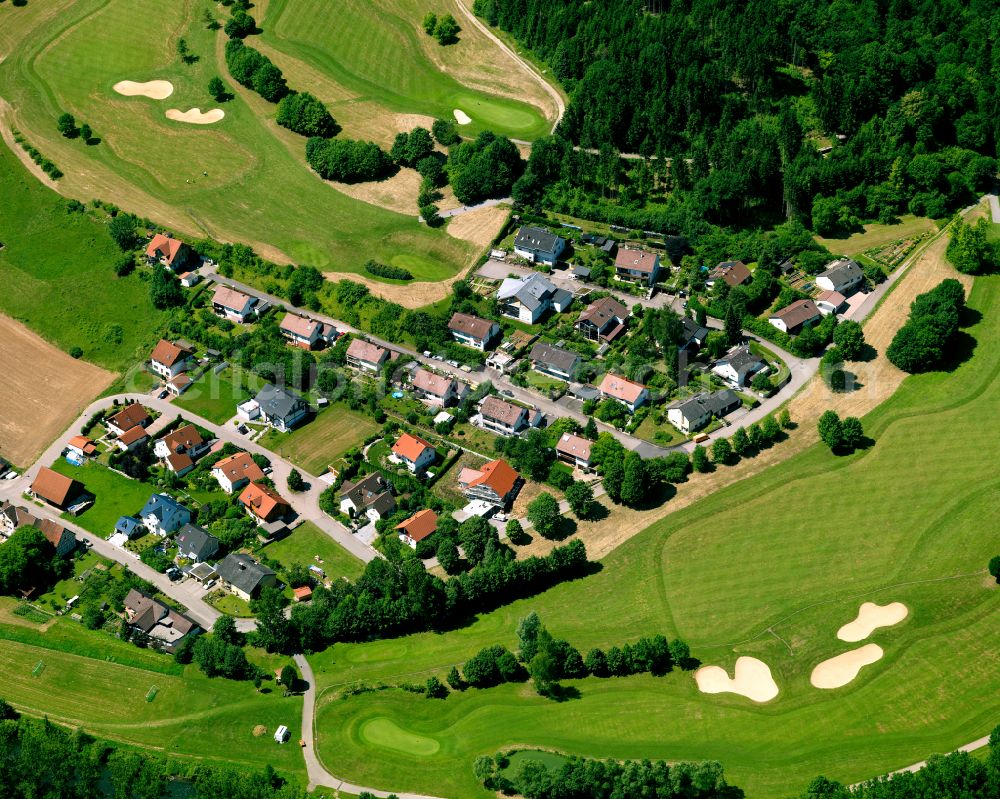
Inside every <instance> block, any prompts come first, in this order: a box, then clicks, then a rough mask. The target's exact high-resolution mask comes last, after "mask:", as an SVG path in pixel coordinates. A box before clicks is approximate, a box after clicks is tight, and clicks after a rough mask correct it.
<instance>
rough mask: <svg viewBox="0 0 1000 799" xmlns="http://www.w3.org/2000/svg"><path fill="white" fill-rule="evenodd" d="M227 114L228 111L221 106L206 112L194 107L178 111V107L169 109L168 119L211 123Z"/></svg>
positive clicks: (203, 123)
mask: <svg viewBox="0 0 1000 799" xmlns="http://www.w3.org/2000/svg"><path fill="white" fill-rule="evenodd" d="M225 115H226V112H225V111H223V110H222V109H221V108H213V109H212V110H211V111H206V112H205V113H204V114H203V113H202V112H201V109H200V108H192V109H191V110H190V111H178V110H177V109H176V108H168V109H167V119H172V120H174V122H190V123H191V124H192V125H211V124H212V123H213V122H218V121H219V120H220V119H222V118H223V117H224V116H225Z"/></svg>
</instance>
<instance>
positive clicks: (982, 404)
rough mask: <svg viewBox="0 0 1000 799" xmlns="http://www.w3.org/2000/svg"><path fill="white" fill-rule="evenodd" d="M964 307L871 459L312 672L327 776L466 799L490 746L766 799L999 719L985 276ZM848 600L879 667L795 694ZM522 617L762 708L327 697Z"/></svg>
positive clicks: (997, 310) (996, 492)
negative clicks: (747, 693) (631, 645)
mask: <svg viewBox="0 0 1000 799" xmlns="http://www.w3.org/2000/svg"><path fill="white" fill-rule="evenodd" d="M969 302H970V306H971V307H972V308H973V312H972V313H970V314H969V315H968V319H969V320H970V321H972V322H974V324H973V326H971V327H969V328H968V329H967V331H966V333H967V334H968V335H969V336H970V337H971V338H973V339H975V341H976V345H975V349H974V350H973V351H971V354H969V353H970V351H969V349H968V347H967V346H965V344H964V343H961V342H960V344H959V348H960V349H962V351H963V352H965V353H966V354H967V355H968V359H967V360H966V361H965V362H963V363H961V364H959V365H957V366H956V367H955V368H954V370H953V371H951V372H940V373H933V374H926V375H918V376H912V377H909V378H907V379H906V380H905V381H904V382H903V384H902V386H901V387H900V388H899V389H898V390H897V392H896V393H895V394H894V395H893V396H892V397H891V398H890V399H889V400H888V401H886V402H885V403H884V404H883V405H881V406H879V407H878V408H877V409H876V410H875V411H873V412H872V413H870V414H868V415H867V416H866V417H865V418H864V424H865V429H866V432H867V433H868V434H869V435H870V436H871V437H872V438H873V439H874V440H875V442H876V443H875V444H874V446H873V447H872V448H870V449H867V450H862V451H860V452H857V453H855V454H853V455H849V456H837V455H833V454H832V453H830V452H829V450H828V449H826V448H825V447H823V446H822V445H819V444H817V445H815V446H813V447H811V448H809V449H806V450H804V451H802V452H801V453H800V454H798V455H795V456H793V457H791V458H789V459H788V460H787V461H785V462H784V463H782V464H780V465H778V466H775V467H773V468H771V469H769V470H767V471H765V472H762V473H760V474H759V475H757V476H755V477H752V478H750V479H747V480H744V481H742V482H739V483H736V484H733V485H731V486H729V487H727V488H725V489H723V490H720V491H718V492H717V493H716V494H714V495H712V496H710V497H709V498H707V499H705V500H703V501H701V502H699V503H696V504H693V505H691V506H689V507H687V508H685V509H683V510H680V511H678V512H677V513H675V514H673V515H670V516H668V517H666V518H665V519H663V520H662V521H660V522H657V523H656V524H654V525H653V526H652V527H650V528H649V529H648V530H646V531H644V532H643V533H641V534H639V535H637V536H635V537H634V538H632V539H631V540H629V541H627V542H626V543H625V544H623V545H622V546H620V547H619V548H618V549H616V550H614V551H613V552H612V553H611V554H610V555H609V556H608V557H607V558H605V560H604V561H603V569H602V570H601V571H600V572H599V573H598V574H596V575H594V576H591V577H587V578H584V579H582V580H578V581H574V582H571V583H565V584H562V585H559V586H557V587H555V588H553V589H551V590H549V591H547V592H545V593H543V594H541V595H539V596H536V597H532V598H529V599H525V600H520V601H518V602H515V603H512V604H510V605H507V606H505V607H503V608H500V609H499V610H496V611H494V612H492V613H488V614H484V615H482V616H480V617H479V618H478V619H477V621H476V622H475V623H474V624H472V625H470V626H469V627H466V628H463V629H461V630H457V631H454V632H450V633H447V634H443V635H442V634H419V635H414V636H410V637H407V638H402V639H398V640H393V641H377V642H371V643H366V644H351V645H338V646H337V647H336V657H335V658H334V657H333V655H332V652H327V653H323V654H320V655H316V656H314V657H313V660H314V662H315V664H316V667H317V674H318V678H319V681H320V684H321V686H327V690H326V691H325V693H324V695H323V699H322V707H321V710H320V715H319V730H320V738H319V742H320V748H321V753H322V755H323V758H324V761H325V762H326V764H327V766H328V767H330V768H332V769H333V770H334V771H336V772H337V773H338V774H342V775H343V776H344V777H345V778H350V779H356V778H360V777H364V778H365V779H368V780H370V781H372V782H373V783H376V784H379V785H380V786H382V787H385V788H387V789H393V788H399V787H403V785H404V784H405V787H406V788H407V789H408V790H425V791H432V790H433V791H437V792H438V793H440V792H442V791H443V792H444V793H451V794H455V795H463V796H476V795H484V796H485V794H477V793H476V792H477V791H478V790H479V788H478V786H477V784H476V782H475V779H474V777H473V776H472V773H471V765H472V762H473V761H474V759H475V757H477V756H478V755H480V754H487V753H493V752H496V751H497V750H498V749H503V748H505V747H509V746H533V747H537V748H543V749H554V750H557V751H561V752H567V753H578V754H583V755H589V756H594V757H614V758H645V757H649V758H665V759H669V760H680V759H694V760H702V759H713V760H719V761H720V762H721V763H722V764H723V765H724V767H725V769H726V773H727V777H728V778H729V779H730V781H731V782H733V783H735V784H737V785H739V786H741V787H743V788H745V789H746V790H747V792H748V795H751V796H755V797H764V799H769V798H770V797H780V796H787V795H790V794H793V793H795V792H797V791H801V790H803V789H804V787H805V786H806V785H807V784H808V782H809V781H810V780H811V779H812V778H813V777H814V776H816V775H818V774H825V775H826V776H828V777H831V778H835V779H838V780H841V781H843V782H848V783H849V782H855V781H857V780H861V779H865V778H868V777H872V776H874V775H876V774H880V773H884V772H885V771H888V770H891V769H895V768H900V767H902V766H905V765H908V764H909V763H913V762H916V761H918V760H921V759H924V758H926V757H927V756H928V755H930V754H932V753H933V752H943V751H949V750H951V749H953V748H955V747H956V746H959V745H961V744H964V743H967V742H968V741H971V740H974V739H975V738H978V737H980V736H982V735H984V734H986V733H988V732H989V730H990V729H991V728H992V727H993V726H994V725H995V723H996V718H997V714H998V712H1000V654H998V652H997V650H996V647H995V646H993V644H992V638H991V636H990V634H989V630H990V629H991V627H993V626H995V619H996V617H997V614H998V613H1000V592H998V591H997V590H996V589H995V587H991V582H992V581H991V580H990V579H989V578H988V576H987V575H986V573H985V565H986V562H987V561H988V559H989V557H991V556H992V555H993V554H995V544H996V538H995V530H994V525H993V524H992V521H991V520H992V518H993V516H994V515H995V514H994V512H993V509H994V508H995V507H996V503H997V502H998V501H1000V481H998V480H996V479H995V478H993V477H991V476H990V475H991V474H992V460H991V458H992V454H991V451H990V449H989V448H988V447H983V446H982V442H983V441H991V440H996V439H997V438H998V437H1000V416H998V414H997V403H998V401H1000V400H998V397H1000V391H998V388H1000V332H998V328H997V325H996V319H997V315H998V314H1000V278H996V277H989V278H978V279H977V282H976V285H975V288H974V290H973V292H972V294H971V296H970V301H969ZM980 315H981V316H980ZM976 319H978V320H979V321H975V320H976ZM792 434H793V435H795V433H794V432H793V433H792ZM869 600H870V601H875V602H878V603H880V604H885V603H887V602H893V601H898V602H902V603H903V604H905V605H906V606H907V608H908V609H909V614H908V616H907V618H906V619H905V620H904V621H903V622H901V623H900V624H898V625H895V626H893V627H888V628H883V629H880V630H878V631H876V632H875V633H873V634H872V636H870V637H869V638H868V639H866V641H865V642H864V643H868V642H874V643H877V644H878V645H879V646H881V647H882V649H883V650H884V656H883V658H882V659H881V660H879V661H878V662H877V663H875V664H873V665H870V666H867V667H865V668H864V669H863V670H862V671H861V673H860V675H859V676H858V677H857V678H856V679H855V680H854V681H853V682H851V683H850V684H849V685H847V686H845V687H843V688H840V689H836V690H831V691H822V690H819V689H816V688H813V687H812V685H811V684H810V680H809V676H810V673H811V671H812V669H813V668H814V667H815V666H816V665H817V664H818V663H820V662H821V661H823V660H826V659H828V658H830V657H833V656H835V655H838V654H841V653H842V652H844V651H847V650H848V649H851V648H854V647H855V646H856V645H852V644H845V643H844V642H841V641H839V640H838V639H837V637H836V634H837V630H838V629H839V628H840V627H841V626H842V625H843V624H845V623H847V622H849V621H851V620H852V619H854V618H855V617H856V615H857V612H858V607H859V605H860V604H861V603H862V602H863V601H869ZM531 610H535V611H537V612H538V613H539V614H540V615H541V617H542V619H543V622H544V623H546V625H547V626H548V627H549V629H550V630H551V631H552V632H553V634H554V635H557V636H560V637H565V638H567V639H568V640H569V641H570V642H571V643H573V644H574V645H575V646H577V647H578V648H579V649H581V650H582V651H584V652H586V651H587V650H588V649H589V648H590V647H593V646H601V647H605V648H606V647H608V646H610V645H612V644H619V645H620V644H621V643H624V642H634V641H635V640H636V639H637V638H638V637H639V636H642V635H654V634H656V633H663V634H664V635H667V636H668V637H673V636H675V635H678V636H680V637H682V638H684V639H685V640H686V641H687V642H688V643H689V644H690V645H691V648H692V652H693V654H694V656H695V657H697V658H699V659H700V660H701V661H702V663H704V664H705V665H710V664H711V665H720V666H722V667H724V668H726V669H728V670H730V672H731V671H732V668H733V665H734V663H735V661H736V659H737V657H739V656H742V655H749V656H753V657H757V658H760V659H761V660H763V661H764V662H765V663H767V664H768V665H769V667H770V668H771V671H772V674H773V675H774V678H775V680H776V682H777V684H778V686H779V689H780V693H779V695H778V697H777V698H776V699H775V700H773V701H772V702H770V703H767V704H764V705H756V704H753V703H751V702H750V701H749V700H747V699H744V698H742V697H740V696H737V695H734V694H721V695H707V694H702V693H700V692H699V691H698V689H697V686H696V684H695V682H694V679H693V676H692V675H691V674H690V673H686V674H683V673H672V674H670V675H668V676H667V677H665V678H660V679H658V678H652V677H648V676H636V677H629V678H616V679H609V680H597V679H593V678H589V679H586V680H583V681H578V682H574V683H573V685H574V686H575V687H577V688H578V690H579V691H580V694H581V698H580V699H578V700H574V701H572V702H564V703H553V702H550V701H547V700H542V699H540V698H539V697H537V696H536V695H535V694H534V692H533V690H532V689H531V687H530V685H524V686H507V687H503V688H500V689H492V690H487V691H475V690H469V691H466V692H464V693H461V694H456V693H453V694H452V695H451V696H449V697H448V699H447V700H445V701H444V702H442V703H437V706H436V707H435V708H428V707H427V705H428V704H430V703H428V702H427V701H426V700H425V699H423V698H420V697H414V696H412V695H410V694H405V693H404V692H382V693H378V694H367V695H364V696H356V697H351V698H349V699H347V700H335V699H334V697H335V696H336V695H337V693H338V691H339V690H340V687H339V686H341V685H343V684H344V683H345V682H346V681H348V680H354V681H365V682H377V681H383V682H387V683H390V684H398V683H400V682H416V681H422V680H423V679H426V677H428V676H430V675H431V674H435V675H437V676H438V677H439V678H441V677H443V676H444V675H445V674H447V672H448V669H449V668H450V667H451V666H452V665H453V664H456V663H462V662H464V661H465V660H467V659H468V658H469V657H470V656H471V655H473V654H474V653H475V652H476V651H478V650H479V649H480V648H481V647H482V646H486V645H489V644H494V643H502V644H505V645H507V646H508V647H513V646H515V645H516V637H515V629H516V625H517V622H518V620H519V619H520V618H523V617H524V616H525V615H526V614H527V613H528V612H529V611H531ZM858 645H860V644H858ZM942 652H946V653H947V656H946V657H942V656H941V653H942ZM487 717H488V718H489V724H484V723H482V719H483V718H487ZM378 718H387V719H390V720H392V721H393V722H394V723H395V724H396V725H397V726H398V727H399V728H401V729H404V730H408V731H410V732H412V733H414V734H417V735H421V736H424V737H430V738H434V739H435V740H437V741H438V743H439V744H440V748H439V750H438V751H437V752H436V753H435V754H433V755H427V756H424V757H421V758H418V757H416V756H407V755H404V754H397V753H393V752H390V751H387V749H386V748H385V747H384V746H378V745H377V743H373V741H372V740H371V739H370V738H368V737H366V736H364V735H363V734H362V732H361V731H362V730H363V729H364V725H365V724H366V723H368V722H370V721H371V720H373V719H378ZM418 764H419V765H418Z"/></svg>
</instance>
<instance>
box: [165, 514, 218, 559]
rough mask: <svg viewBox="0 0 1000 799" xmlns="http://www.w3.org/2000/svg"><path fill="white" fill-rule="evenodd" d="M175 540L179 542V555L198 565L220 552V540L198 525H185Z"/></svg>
mask: <svg viewBox="0 0 1000 799" xmlns="http://www.w3.org/2000/svg"><path fill="white" fill-rule="evenodd" d="M174 540H175V541H176V542H177V553H178V554H179V555H180V556H181V557H184V558H190V559H191V560H193V561H195V562H196V563H197V562H200V561H203V560H208V559H209V558H212V557H215V555H216V554H217V553H218V551H219V539H218V538H216V537H215V536H214V535H212V534H211V533H210V532H208V530H206V529H205V528H204V527H199V526H198V525H196V524H185V525H184V526H183V527H182V528H181V529H180V530H178V531H177V535H176V536H174Z"/></svg>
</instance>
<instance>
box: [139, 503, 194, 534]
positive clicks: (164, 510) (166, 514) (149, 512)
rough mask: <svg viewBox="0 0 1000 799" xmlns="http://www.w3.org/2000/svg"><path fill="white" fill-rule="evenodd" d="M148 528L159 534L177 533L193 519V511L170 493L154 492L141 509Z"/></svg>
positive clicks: (140, 514) (140, 516) (142, 518)
mask: <svg viewBox="0 0 1000 799" xmlns="http://www.w3.org/2000/svg"><path fill="white" fill-rule="evenodd" d="M139 518H140V519H141V520H142V523H143V524H144V525H145V526H146V529H147V530H149V532H151V533H156V534H157V535H161V536H163V535H167V534H169V533H175V532H177V531H178V530H180V529H181V527H183V526H184V525H185V524H188V523H189V522H190V521H191V511H189V510H188V509H187V508H185V507H184V506H183V505H181V503H180V502H178V501H177V500H176V499H174V498H173V497H172V496H170V495H168V494H153V495H152V496H151V497H150V498H149V500H148V501H147V502H146V504H145V505H143V508H142V510H141V511H139Z"/></svg>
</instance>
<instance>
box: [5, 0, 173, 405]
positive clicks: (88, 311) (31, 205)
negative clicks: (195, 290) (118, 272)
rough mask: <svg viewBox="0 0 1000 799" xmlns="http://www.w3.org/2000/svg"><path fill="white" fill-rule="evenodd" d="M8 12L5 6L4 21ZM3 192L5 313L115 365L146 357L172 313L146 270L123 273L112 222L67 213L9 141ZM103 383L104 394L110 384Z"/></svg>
mask: <svg viewBox="0 0 1000 799" xmlns="http://www.w3.org/2000/svg"><path fill="white" fill-rule="evenodd" d="M8 10H9V9H8V8H7V7H5V8H3V9H0V27H2V26H3V24H4V23H3V19H4V15H5V13H6V12H7V11H8ZM5 67H6V65H0V74H2V73H3V69H4V68H5ZM81 146H83V145H81ZM0 197H2V198H3V213H2V214H0V242H2V243H3V245H4V246H3V248H2V249H0V286H3V291H0V312H3V313H6V314H9V315H10V316H12V317H14V318H16V319H17V320H18V321H20V322H23V323H24V324H25V325H27V326H28V327H30V328H31V329H32V330H34V331H35V332H36V333H38V334H39V335H41V336H42V337H43V338H45V339H47V340H48V341H50V342H52V343H53V344H55V345H56V346H57V347H59V348H60V349H61V350H63V351H64V352H68V351H69V350H70V349H71V348H72V347H80V348H81V349H82V350H83V357H84V359H86V360H88V361H92V362H93V363H96V364H98V365H99V366H103V367H105V368H107V369H111V370H113V371H121V370H122V369H123V368H124V367H125V366H126V365H127V364H129V363H130V362H132V361H134V360H136V359H137V358H142V357H145V356H146V354H147V353H148V351H149V350H150V349H152V347H153V345H154V344H155V343H156V340H157V339H158V338H159V329H160V327H161V325H162V323H163V319H164V315H163V313H161V312H160V311H157V310H155V309H154V308H153V306H152V304H150V302H149V289H148V288H147V286H146V283H145V282H144V281H143V280H141V279H140V276H139V274H138V273H133V274H132V275H130V276H128V277H125V278H118V277H115V273H114V271H113V269H112V265H113V264H114V261H115V258H116V257H117V255H119V253H118V250H117V248H116V247H115V245H114V244H113V242H112V241H111V238H110V236H108V233H107V230H106V228H105V225H104V224H102V223H101V222H99V221H97V220H96V219H94V218H92V217H91V216H89V215H88V214H80V213H69V212H67V210H66V202H65V200H63V199H62V198H61V197H60V196H59V195H57V194H55V193H54V192H52V191H50V190H49V189H47V188H45V187H44V186H42V185H41V184H39V183H38V181H37V180H36V179H35V178H33V177H32V176H31V175H29V174H28V172H27V170H26V169H25V168H24V166H23V165H22V164H21V163H20V162H19V161H18V160H17V159H16V158H15V157H14V155H13V154H12V153H11V152H10V151H9V150H8V149H7V148H6V147H4V146H0ZM84 199H87V198H84ZM95 387H96V389H97V390H96V391H95V392H94V394H95V395H96V394H99V393H100V391H101V389H102V388H103V386H101V385H96V386H95Z"/></svg>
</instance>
